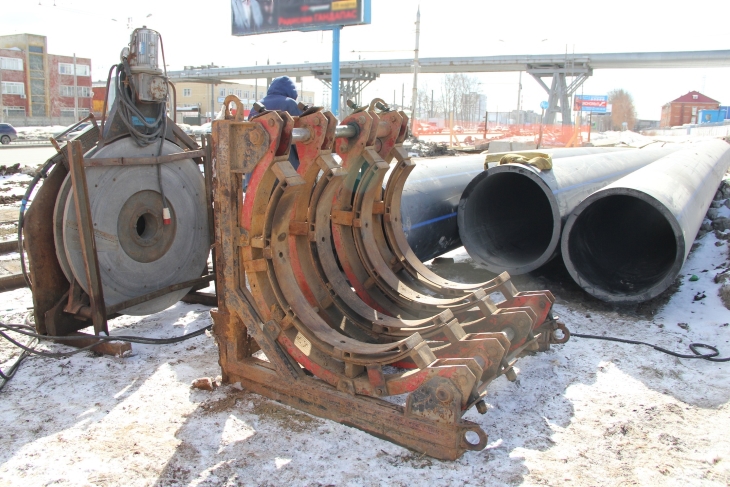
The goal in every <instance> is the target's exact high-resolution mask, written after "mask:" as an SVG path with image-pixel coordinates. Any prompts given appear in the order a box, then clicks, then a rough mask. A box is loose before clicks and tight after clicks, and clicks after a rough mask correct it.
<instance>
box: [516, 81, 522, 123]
mask: <svg viewBox="0 0 730 487" xmlns="http://www.w3.org/2000/svg"><path fill="white" fill-rule="evenodd" d="M521 101H522V71H520V80H519V82H518V83H517V126H519V125H520V123H521V121H522V112H520V108H521V107H520V105H521Z"/></svg>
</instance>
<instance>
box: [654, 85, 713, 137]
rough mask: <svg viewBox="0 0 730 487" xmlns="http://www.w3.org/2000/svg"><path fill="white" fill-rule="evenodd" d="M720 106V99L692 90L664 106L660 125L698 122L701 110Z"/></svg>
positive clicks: (668, 125) (674, 125) (669, 125)
mask: <svg viewBox="0 0 730 487" xmlns="http://www.w3.org/2000/svg"><path fill="white" fill-rule="evenodd" d="M719 107H720V102H719V101H717V100H713V99H712V98H710V97H708V96H705V95H703V94H702V93H700V92H699V91H690V92H689V93H687V94H686V95H682V96H680V97H679V98H677V99H676V100H673V101H670V102H669V103H667V104H666V105H664V106H663V107H662V118H661V122H660V127H661V128H666V127H677V126H680V125H684V124H688V123H697V115H698V113H699V111H700V110H716V109H718V108H719Z"/></svg>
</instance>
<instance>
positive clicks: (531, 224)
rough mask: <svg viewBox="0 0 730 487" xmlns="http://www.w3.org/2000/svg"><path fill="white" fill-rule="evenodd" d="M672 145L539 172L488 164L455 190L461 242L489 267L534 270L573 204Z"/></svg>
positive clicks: (578, 159)
mask: <svg viewBox="0 0 730 487" xmlns="http://www.w3.org/2000/svg"><path fill="white" fill-rule="evenodd" d="M675 150H676V149H674V148H661V149H634V150H624V151H620V152H608V153H599V154H590V155H585V156H574V157H567V158H559V159H558V160H557V161H555V162H554V164H553V168H552V169H551V170H545V171H541V170H539V169H537V168H535V167H533V166H527V165H524V164H505V165H500V166H494V167H490V168H489V170H487V171H484V172H482V173H481V174H479V175H478V176H476V177H475V178H474V179H473V180H472V181H471V182H470V183H469V184H468V185H467V187H466V188H465V189H464V192H463V193H462V195H461V201H460V202H459V208H458V218H457V220H458V227H459V235H460V237H461V242H462V244H464V247H465V248H466V250H467V252H469V255H470V256H471V257H472V259H474V260H475V261H476V262H478V263H479V264H481V265H483V266H484V267H486V268H487V269H488V270H490V271H492V272H495V273H500V272H503V271H507V272H509V273H510V274H512V275H517V274H524V273H526V272H530V271H532V270H534V269H537V268H538V267H540V266H541V265H543V264H545V263H546V262H548V261H549V260H550V259H552V258H553V257H554V256H555V255H557V252H558V251H559V249H560V247H559V245H560V233H561V230H562V226H563V222H564V219H565V218H567V216H568V214H569V213H570V212H571V211H572V210H573V208H575V207H576V206H577V205H578V203H580V202H581V201H582V200H583V199H584V198H586V197H587V196H588V195H590V194H591V193H593V192H594V191H596V190H598V189H600V188H602V187H604V186H606V185H608V184H610V183H612V182H613V181H616V180H617V179H620V178H621V177H623V176H625V175H627V174H629V173H631V172H632V171H635V170H637V169H639V168H641V167H643V166H646V165H647V164H650V163H651V162H654V161H656V160H657V159H659V158H661V157H663V156H666V155H667V154H670V153H671V152H673V151H675Z"/></svg>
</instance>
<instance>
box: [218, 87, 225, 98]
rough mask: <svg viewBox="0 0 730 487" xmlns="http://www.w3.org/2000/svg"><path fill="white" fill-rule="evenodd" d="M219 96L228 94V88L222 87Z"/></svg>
mask: <svg viewBox="0 0 730 487" xmlns="http://www.w3.org/2000/svg"><path fill="white" fill-rule="evenodd" d="M218 96H226V89H225V88H221V89H220V91H219V92H218Z"/></svg>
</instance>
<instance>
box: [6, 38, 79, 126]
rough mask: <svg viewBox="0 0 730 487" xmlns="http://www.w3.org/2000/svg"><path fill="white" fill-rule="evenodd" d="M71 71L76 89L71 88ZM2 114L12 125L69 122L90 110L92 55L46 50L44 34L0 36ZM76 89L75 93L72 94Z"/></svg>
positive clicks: (72, 81)
mask: <svg viewBox="0 0 730 487" xmlns="http://www.w3.org/2000/svg"><path fill="white" fill-rule="evenodd" d="M74 71H75V73H76V76H75V84H76V89H75V90H74ZM0 80H2V90H1V93H2V99H1V100H0V102H1V103H0V105H2V112H3V118H4V119H5V121H7V122H9V123H12V124H13V125H47V124H53V125H55V124H60V125H68V124H70V123H73V122H74V121H75V116H74V110H75V109H74V107H75V106H76V113H77V115H78V118H79V119H81V118H83V117H85V116H86V115H88V114H89V111H90V110H91V105H92V104H91V97H92V90H91V59H88V58H80V57H77V58H76V64H75V68H74V58H73V56H61V55H55V54H48V48H47V40H46V37H45V36H39V35H33V34H16V35H8V36H0ZM74 93H75V95H74Z"/></svg>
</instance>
